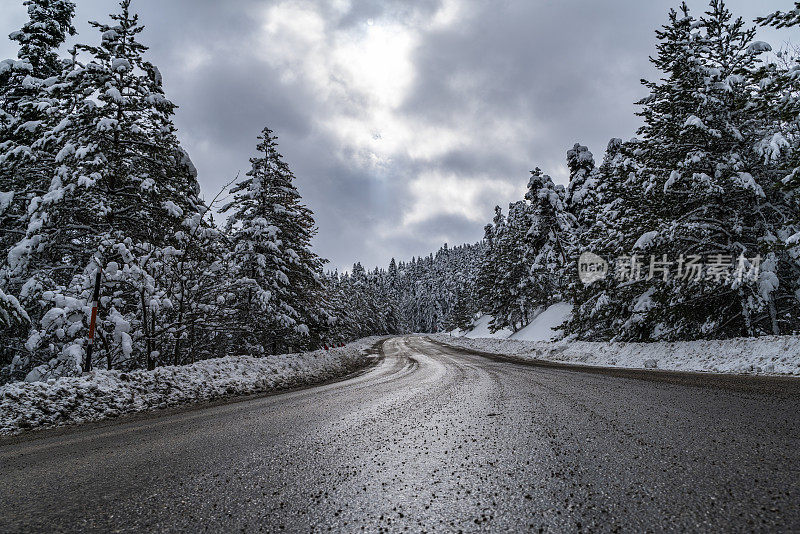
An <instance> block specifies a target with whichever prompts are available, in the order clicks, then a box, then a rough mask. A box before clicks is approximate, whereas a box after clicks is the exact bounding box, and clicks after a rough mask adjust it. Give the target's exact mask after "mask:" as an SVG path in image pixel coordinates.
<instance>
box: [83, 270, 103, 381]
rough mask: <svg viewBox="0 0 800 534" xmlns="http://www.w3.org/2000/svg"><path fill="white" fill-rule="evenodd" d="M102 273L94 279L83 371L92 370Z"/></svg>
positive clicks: (99, 272)
mask: <svg viewBox="0 0 800 534" xmlns="http://www.w3.org/2000/svg"><path fill="white" fill-rule="evenodd" d="M102 274H103V272H102V271H101V270H100V269H98V270H97V274H96V275H95V278H94V295H93V296H92V318H91V319H90V321H89V343H88V344H87V345H86V359H85V360H83V371H84V372H86V373H88V372H89V371H91V370H92V350H93V349H94V330H95V326H96V325H97V302H98V301H99V300H100V277H101V276H102Z"/></svg>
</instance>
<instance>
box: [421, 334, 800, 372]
mask: <svg viewBox="0 0 800 534" xmlns="http://www.w3.org/2000/svg"><path fill="white" fill-rule="evenodd" d="M432 338H433V339H434V340H437V341H442V342H444V343H449V344H451V345H454V346H458V347H464V348H468V349H474V350H478V351H481V352H488V353H491V354H498V355H508V356H513V357H516V358H522V359H530V360H546V361H553V362H563V363H572V364H586V365H599V366H611V367H626V368H633V369H647V368H657V369H668V370H674V371H709V372H716V373H749V374H759V373H760V374H781V375H795V376H800V336H767V337H760V338H736V339H727V340H712V341H679V342H671V343H668V342H656V343H601V342H589V341H573V342H570V341H558V342H552V343H548V342H542V341H517V340H513V339H487V338H482V339H468V338H464V337H450V336H448V335H447V334H436V335H433V336H432Z"/></svg>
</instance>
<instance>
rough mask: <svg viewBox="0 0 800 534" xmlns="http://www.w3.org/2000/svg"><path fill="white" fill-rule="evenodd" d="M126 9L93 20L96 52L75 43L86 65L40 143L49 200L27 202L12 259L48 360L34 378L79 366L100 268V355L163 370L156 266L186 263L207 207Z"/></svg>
mask: <svg viewBox="0 0 800 534" xmlns="http://www.w3.org/2000/svg"><path fill="white" fill-rule="evenodd" d="M129 3H130V2H129V0H123V1H122V2H121V3H120V8H121V9H120V12H119V13H117V14H113V15H111V19H112V21H113V22H112V23H111V24H101V23H98V22H92V23H91V25H92V26H93V27H94V28H96V29H97V30H98V31H99V32H100V33H101V36H102V39H101V44H100V45H98V46H87V45H81V46H79V47H78V48H79V49H80V50H81V51H84V52H87V53H88V54H89V56H90V57H89V61H88V62H87V63H86V64H81V63H78V62H72V63H71V64H70V65H69V67H68V68H67V69H66V70H65V72H64V73H63V74H62V75H61V77H60V79H59V81H58V82H57V83H56V84H55V85H56V87H57V91H58V92H60V93H62V94H64V95H65V98H62V99H61V102H60V104H61V105H62V106H63V107H64V109H65V110H66V113H65V116H64V118H63V119H62V120H61V121H60V122H59V123H58V124H57V125H56V126H55V127H53V128H51V129H49V131H47V132H45V133H44V135H43V138H44V141H43V142H44V143H45V144H46V146H48V149H49V150H51V151H52V152H54V153H55V154H56V155H55V158H54V162H55V169H54V172H53V174H52V177H51V179H50V183H49V186H48V188H47V191H46V192H43V194H41V195H37V196H35V197H33V198H32V199H31V200H30V202H29V206H28V213H30V218H29V220H28V226H27V228H26V232H25V235H24V237H23V238H22V239H21V240H20V241H19V242H18V243H17V244H16V245H15V246H14V248H13V249H12V250H11V252H10V254H9V272H10V274H11V277H12V278H14V279H15V280H17V281H18V283H19V284H20V285H21V286H22V287H21V290H20V296H21V298H20V301H22V302H23V303H28V304H31V306H32V307H36V305H37V304H38V306H39V307H38V308H36V310H35V311H36V313H35V314H31V315H32V319H33V320H34V323H35V324H36V325H37V328H36V329H35V330H34V331H33V332H32V334H31V336H30V338H29V339H28V342H27V344H26V347H27V349H28V351H29V352H30V353H31V354H33V355H35V356H36V358H38V360H39V361H42V360H44V361H47V360H50V363H49V364H48V365H47V366H43V367H41V368H39V369H37V373H38V375H37V376H42V375H48V374H60V373H61V374H63V373H69V372H74V371H76V370H77V369H78V368H79V365H80V362H81V360H82V359H83V355H84V337H85V334H86V327H87V326H88V320H87V316H88V312H89V306H90V303H89V299H90V296H91V286H92V281H93V278H94V277H93V275H94V273H95V272H96V271H97V269H98V268H103V269H104V280H105V286H104V290H103V294H104V297H103V298H102V299H101V310H102V311H101V318H102V320H101V321H99V323H98V331H97V336H98V349H99V350H98V353H99V354H100V355H102V356H104V359H105V361H106V365H109V366H111V365H120V366H123V367H135V366H138V365H140V364H141V363H143V362H146V364H147V366H148V367H149V368H152V367H153V366H154V365H155V364H156V361H157V359H158V356H159V354H160V350H159V349H158V346H159V344H160V343H161V341H160V336H159V334H160V333H161V331H162V329H163V324H162V323H161V315H160V314H159V310H160V309H169V308H170V306H171V302H170V299H169V295H168V294H167V293H166V291H165V287H164V286H163V285H162V281H160V280H157V279H156V278H155V276H154V275H155V273H156V271H157V264H158V263H159V262H163V261H166V260H167V259H168V258H169V257H170V256H173V255H177V254H180V248H179V247H180V246H181V243H180V238H179V236H180V233H179V231H180V229H181V228H182V222H183V221H184V220H185V219H186V218H191V217H192V215H193V214H194V213H196V212H197V211H198V210H200V207H201V203H200V201H199V200H198V196H197V195H198V193H199V186H198V184H197V181H196V175H195V172H194V170H193V166H192V165H191V162H190V161H189V159H188V156H187V155H186V153H185V152H184V151H183V150H182V149H181V148H180V145H179V143H178V141H177V138H176V137H175V128H174V126H173V124H172V119H171V117H172V114H173V112H174V108H175V106H174V105H173V104H172V103H171V102H170V101H169V100H167V99H166V97H165V96H164V91H163V87H162V81H161V76H160V74H159V72H158V69H156V68H155V67H154V66H153V65H152V64H150V63H149V62H147V61H146V60H145V59H144V57H143V54H144V52H145V51H146V49H147V48H146V47H145V46H144V45H142V44H141V43H140V42H139V41H138V40H137V36H138V34H139V33H140V32H141V31H142V30H143V27H142V26H141V25H140V24H139V22H138V16H137V15H134V14H132V13H131V12H130V10H129ZM28 304H26V307H27V305H28ZM34 378H35V377H34Z"/></svg>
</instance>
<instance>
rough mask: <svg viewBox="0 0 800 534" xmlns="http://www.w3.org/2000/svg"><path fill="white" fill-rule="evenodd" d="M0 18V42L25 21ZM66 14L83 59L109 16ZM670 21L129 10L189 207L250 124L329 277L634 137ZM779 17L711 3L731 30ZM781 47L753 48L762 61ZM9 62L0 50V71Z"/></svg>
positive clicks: (291, 9) (602, 8)
mask: <svg viewBox="0 0 800 534" xmlns="http://www.w3.org/2000/svg"><path fill="white" fill-rule="evenodd" d="M2 3H3V9H2V10H1V11H0V33H2V34H8V33H10V32H11V31H13V30H15V29H17V28H19V27H20V26H21V24H22V23H23V22H24V20H25V18H26V12H25V9H24V7H22V5H21V0H2ZM76 3H77V14H76V26H77V28H78V30H79V32H80V35H79V36H78V37H77V39H78V40H80V41H81V42H88V43H92V44H93V43H96V42H97V41H98V40H99V35H97V34H96V32H94V31H93V30H90V29H89V27H88V25H87V24H86V21H88V20H90V19H94V20H101V21H106V20H107V16H106V15H107V13H108V12H109V10H110V9H112V8H113V6H114V5H115V4H114V3H112V2H110V1H109V0H76ZM758 4H761V5H760V6H759V5H758ZM676 5H677V2H664V1H661V0H659V1H652V0H648V1H639V0H626V1H619V0H604V1H603V2H597V1H593V0H584V1H582V2H579V1H573V0H519V1H506V0H475V1H467V0H407V1H406V0H363V1H358V0H328V1H325V0H235V1H215V0H133V8H134V10H135V11H137V12H138V13H139V14H140V16H141V21H142V22H143V23H144V24H145V26H146V27H147V29H146V30H145V32H144V33H143V34H142V35H141V39H142V41H143V42H144V43H145V44H146V45H148V46H150V52H149V59H150V60H151V61H152V62H153V63H155V64H156V65H158V66H159V68H160V70H161V72H162V74H163V76H164V84H165V87H166V92H167V95H168V96H169V97H170V98H171V99H172V100H173V101H174V102H175V103H176V104H178V105H179V106H180V108H179V109H178V111H177V115H176V120H175V122H176V124H177V126H178V129H179V135H180V138H181V140H182V142H183V144H184V147H185V148H186V149H187V150H188V151H189V153H190V154H191V156H192V159H193V160H194V162H195V165H196V166H197V168H198V170H199V173H200V177H199V179H200V183H201V186H202V187H203V190H204V192H205V196H206V197H207V198H211V197H213V196H214V194H215V193H216V192H217V190H218V189H219V188H220V187H221V186H222V185H223V184H224V183H225V182H227V181H228V180H229V179H230V178H231V177H233V176H235V175H236V173H237V172H238V171H241V172H242V173H244V172H246V171H247V167H248V161H247V160H248V157H250V156H251V155H252V153H253V150H254V147H255V143H256V140H255V137H256V135H257V134H258V132H259V131H260V130H261V128H262V127H263V126H264V125H268V126H269V127H270V128H271V129H272V130H274V131H275V133H276V134H277V135H278V136H279V143H280V146H281V152H282V153H283V154H284V156H285V158H286V160H287V162H288V163H289V165H290V166H291V168H292V169H293V170H294V172H295V174H296V176H297V181H298V186H299V188H300V192H301V194H302V195H303V197H304V198H305V199H306V201H307V203H308V205H309V206H310V207H311V208H312V209H313V210H314V212H315V214H316V220H317V224H318V225H319V228H320V230H319V235H318V237H317V239H316V242H315V246H316V248H317V251H318V252H319V253H320V254H321V255H322V256H324V257H326V258H329V259H330V260H331V264H330V266H331V267H337V268H340V269H342V268H347V266H349V265H352V263H353V261H355V260H359V261H361V262H362V263H364V264H365V265H367V266H372V265H376V264H380V265H385V264H386V263H387V262H388V261H389V259H390V258H391V257H393V256H394V257H397V258H410V257H411V256H412V255H421V254H427V253H428V252H431V251H434V250H436V249H437V248H438V247H439V246H440V245H441V244H442V243H443V242H448V243H450V244H458V243H462V242H466V241H469V242H474V241H477V240H479V239H480V238H481V236H482V234H483V225H484V224H485V223H486V222H487V221H488V220H489V219H490V218H491V214H492V208H493V206H494V205H495V204H500V205H503V206H505V205H507V204H508V202H510V201H512V200H516V199H518V198H520V197H521V195H522V194H523V192H524V189H525V184H526V183H527V176H528V171H529V170H530V169H532V168H533V167H535V166H539V167H542V168H543V169H545V171H546V172H548V173H550V174H551V175H552V176H553V177H554V178H555V179H556V181H557V182H562V183H563V182H565V179H566V167H565V165H564V160H565V152H566V150H567V149H568V148H569V147H570V146H572V144H573V143H575V142H576V141H577V142H581V143H582V144H585V145H588V146H589V148H590V149H591V150H592V151H593V152H594V154H595V156H596V158H598V159H599V158H601V157H602V152H603V150H604V148H605V146H606V143H607V141H608V139H609V138H611V137H631V136H632V135H634V132H635V130H636V128H637V126H638V120H637V118H636V117H635V116H634V112H635V110H636V108H635V106H634V105H633V102H635V101H636V100H637V99H638V98H640V97H642V96H643V91H642V88H641V86H640V84H639V80H640V79H641V78H642V77H646V78H650V77H653V76H654V72H653V70H652V68H651V67H650V65H649V63H648V56H649V55H651V54H653V53H654V51H655V49H654V47H655V37H654V33H653V31H654V29H655V28H657V27H658V26H659V25H661V24H663V23H664V22H665V21H666V15H667V10H668V9H669V8H670V7H673V6H676ZM689 5H690V7H691V8H693V9H694V10H695V11H696V12H698V14H699V12H700V11H701V10H703V9H704V8H705V3H703V2H696V1H691V2H689ZM790 5H791V2H790V1H788V0H784V1H777V2H776V1H774V0H765V1H762V2H753V1H751V0H736V1H732V2H730V3H729V7H730V8H731V9H732V10H733V11H734V13H735V14H738V15H741V16H743V17H744V18H745V19H747V20H752V19H753V18H755V17H756V16H758V15H763V14H765V13H768V12H771V11H774V10H776V9H786V8H788V7H789V6H790ZM794 31H795V32H796V30H794ZM791 32H792V31H787V30H781V31H772V30H762V31H760V33H759V38H760V39H762V40H766V41H768V42H770V43H771V44H772V45H773V47H776V48H777V47H780V45H781V44H782V43H783V42H785V41H786V40H789V39H791V40H793V41H794V42H797V41H798V38H797V37H798V36H797V35H794V36H793V35H792V33H791ZM15 55H16V50H15V48H14V47H13V46H12V43H11V42H10V41H8V40H5V41H2V42H0V57H14V56H15Z"/></svg>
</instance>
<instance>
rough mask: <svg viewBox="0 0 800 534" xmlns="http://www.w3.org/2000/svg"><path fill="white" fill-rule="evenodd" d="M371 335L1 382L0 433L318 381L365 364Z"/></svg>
mask: <svg viewBox="0 0 800 534" xmlns="http://www.w3.org/2000/svg"><path fill="white" fill-rule="evenodd" d="M379 339H381V338H380V337H371V338H364V339H360V340H358V341H355V342H353V343H350V344H348V345H346V346H345V347H342V348H334V349H331V350H329V351H325V350H317V351H314V352H306V353H300V354H281V355H276V356H266V357H263V358H252V357H249V356H227V357H224V358H214V359H210V360H203V361H201V362H197V363H195V364H192V365H182V366H168V367H159V368H157V369H155V370H154V371H132V372H128V373H124V372H121V371H105V370H98V371H93V372H91V373H88V374H85V375H83V376H77V377H63V378H59V379H57V380H49V381H47V382H31V383H28V382H14V383H10V384H6V385H4V386H2V387H0V435H9V434H17V433H19V432H21V431H23V430H28V429H34V428H41V427H50V426H60V425H66V424H71V423H79V422H85V421H97V420H100V419H106V418H108V417H116V416H118V415H121V414H125V413H131V412H141V411H145V410H153V409H156V408H166V407H168V406H175V405H179V404H186V403H192V402H202V401H207V400H211V399H216V398H220V397H227V396H232V395H246V394H249V393H262V392H267V391H273V390H279V389H286V388H290V387H296V386H302V385H308V384H314V383H319V382H323V381H325V380H328V379H331V378H335V377H337V376H342V375H346V374H348V373H350V372H353V371H356V370H357V369H359V368H361V367H363V366H365V365H366V364H367V363H368V362H369V361H370V359H371V358H373V357H374V356H372V355H370V354H369V353H368V351H369V349H370V348H371V347H372V346H373V345H374V344H375V343H376V342H377V341H378V340H379Z"/></svg>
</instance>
